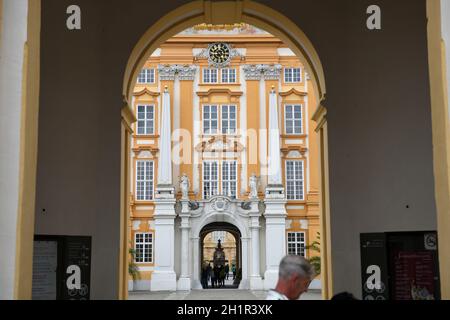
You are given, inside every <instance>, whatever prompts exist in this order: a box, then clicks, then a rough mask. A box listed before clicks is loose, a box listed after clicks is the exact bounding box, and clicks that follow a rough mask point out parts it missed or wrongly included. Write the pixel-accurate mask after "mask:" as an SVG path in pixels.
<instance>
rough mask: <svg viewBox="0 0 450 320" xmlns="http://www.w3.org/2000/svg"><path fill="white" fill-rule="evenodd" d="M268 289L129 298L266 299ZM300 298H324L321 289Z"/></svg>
mask: <svg viewBox="0 0 450 320" xmlns="http://www.w3.org/2000/svg"><path fill="white" fill-rule="evenodd" d="M266 295H267V291H250V290H238V289H207V290H192V291H190V292H188V291H186V292H180V291H177V292H148V291H137V292H130V293H129V300H264V299H265V298H266ZM300 300H322V296H321V293H320V291H318V290H311V291H309V292H307V293H305V294H303V295H302V297H301V298H300Z"/></svg>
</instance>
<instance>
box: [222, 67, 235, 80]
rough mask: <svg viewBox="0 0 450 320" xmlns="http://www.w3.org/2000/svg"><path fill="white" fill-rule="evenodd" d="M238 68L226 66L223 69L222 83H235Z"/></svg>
mask: <svg viewBox="0 0 450 320" xmlns="http://www.w3.org/2000/svg"><path fill="white" fill-rule="evenodd" d="M235 82H236V69H230V68H225V69H222V83H235Z"/></svg>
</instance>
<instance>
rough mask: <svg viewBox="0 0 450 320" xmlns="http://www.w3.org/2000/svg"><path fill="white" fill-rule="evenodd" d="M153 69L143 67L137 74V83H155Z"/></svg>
mask: <svg viewBox="0 0 450 320" xmlns="http://www.w3.org/2000/svg"><path fill="white" fill-rule="evenodd" d="M155 81H156V79H155V69H154V68H144V69H142V70H141V72H140V73H139V76H138V80H137V83H138V84H150V83H155Z"/></svg>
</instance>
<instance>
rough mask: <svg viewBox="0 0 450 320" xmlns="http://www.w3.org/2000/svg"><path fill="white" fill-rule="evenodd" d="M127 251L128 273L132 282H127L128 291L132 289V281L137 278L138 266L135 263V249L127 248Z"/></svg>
mask: <svg viewBox="0 0 450 320" xmlns="http://www.w3.org/2000/svg"><path fill="white" fill-rule="evenodd" d="M128 253H129V254H130V260H129V262H128V274H129V275H130V276H131V278H132V279H133V281H132V282H129V283H128V291H133V290H134V282H135V281H136V280H138V279H139V268H138V266H137V264H136V263H135V257H136V250H135V249H133V248H130V249H129V250H128Z"/></svg>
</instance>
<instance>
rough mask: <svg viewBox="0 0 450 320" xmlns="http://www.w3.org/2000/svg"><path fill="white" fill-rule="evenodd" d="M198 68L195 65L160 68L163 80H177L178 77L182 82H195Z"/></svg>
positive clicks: (160, 66) (159, 71) (163, 66)
mask: <svg viewBox="0 0 450 320" xmlns="http://www.w3.org/2000/svg"><path fill="white" fill-rule="evenodd" d="M196 71H197V67H196V66H193V65H180V64H166V65H159V66H158V73H159V78H160V79H161V80H168V81H170V80H172V81H173V80H175V77H176V76H177V75H178V77H179V79H180V80H194V78H195V72H196Z"/></svg>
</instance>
